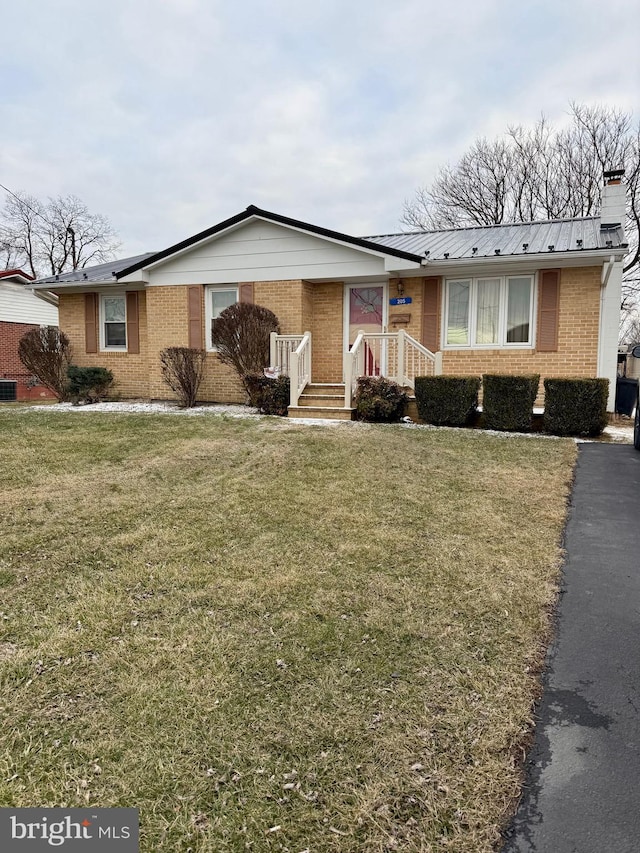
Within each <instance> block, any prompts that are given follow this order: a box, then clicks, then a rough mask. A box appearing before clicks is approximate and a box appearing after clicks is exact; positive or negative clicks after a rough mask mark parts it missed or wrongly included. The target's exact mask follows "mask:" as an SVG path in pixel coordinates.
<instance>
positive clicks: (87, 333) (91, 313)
mask: <svg viewBox="0 0 640 853" xmlns="http://www.w3.org/2000/svg"><path fill="white" fill-rule="evenodd" d="M84 348H85V352H98V294H97V293H85V295H84Z"/></svg>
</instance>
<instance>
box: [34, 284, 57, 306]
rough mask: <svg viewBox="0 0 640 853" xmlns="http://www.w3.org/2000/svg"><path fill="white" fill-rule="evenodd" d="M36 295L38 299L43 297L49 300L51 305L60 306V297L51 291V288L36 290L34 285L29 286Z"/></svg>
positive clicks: (44, 300) (45, 300) (43, 299)
mask: <svg viewBox="0 0 640 853" xmlns="http://www.w3.org/2000/svg"><path fill="white" fill-rule="evenodd" d="M28 290H30V291H31V292H32V293H33V295H34V296H37V297H38V299H42V301H43V302H48V303H49V305H53V306H54V307H55V308H57V307H58V297H57V296H56V295H55V293H51V291H50V290H34V288H33V287H29V288H28Z"/></svg>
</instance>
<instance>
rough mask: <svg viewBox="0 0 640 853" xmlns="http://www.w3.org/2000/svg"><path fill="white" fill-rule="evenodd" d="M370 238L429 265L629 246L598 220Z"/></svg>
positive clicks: (619, 230) (615, 230) (512, 224)
mask: <svg viewBox="0 0 640 853" xmlns="http://www.w3.org/2000/svg"><path fill="white" fill-rule="evenodd" d="M365 239H366V240H368V241H369V242H371V243H379V244H380V245H382V246H388V247H390V248H394V249H402V250H403V251H405V252H412V253H414V254H416V255H421V256H424V255H425V254H426V253H427V252H428V258H429V260H430V261H434V260H435V261H444V260H450V259H454V258H489V257H495V256H496V255H500V256H504V255H510V256H524V255H534V254H549V253H551V252H574V251H575V252H580V251H585V250H591V251H593V250H598V249H604V250H606V249H608V248H612V249H617V248H620V247H621V246H625V245H626V244H625V243H624V242H623V232H622V228H621V226H619V225H616V226H605V227H604V228H603V227H602V226H601V222H600V219H599V218H598V217H581V218H577V219H556V220H549V221H546V222H510V223H503V224H501V225H478V226H474V227H469V228H450V229H446V230H443V231H412V232H408V233H404V234H378V235H376V236H374V237H366V238H365ZM608 241H610V244H609V242H608Z"/></svg>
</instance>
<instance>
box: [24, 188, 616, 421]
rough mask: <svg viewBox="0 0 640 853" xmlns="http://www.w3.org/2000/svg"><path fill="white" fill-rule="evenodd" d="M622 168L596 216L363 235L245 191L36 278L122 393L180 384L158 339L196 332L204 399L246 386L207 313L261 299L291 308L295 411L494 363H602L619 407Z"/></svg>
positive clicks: (529, 367)
mask: <svg viewBox="0 0 640 853" xmlns="http://www.w3.org/2000/svg"><path fill="white" fill-rule="evenodd" d="M622 174H623V173H621V172H609V173H606V174H605V177H606V184H605V187H604V193H603V206H602V213H601V216H600V217H586V218H576V219H567V220H557V221H547V222H531V223H524V224H504V225H494V226H486V227H471V228H460V229H451V230H443V231H424V232H413V233H399V234H386V235H377V236H369V237H353V236H350V235H348V234H343V233H339V232H336V231H331V230H329V229H326V228H321V227H318V226H316V225H312V224H309V223H305V222H301V221H299V220H296V219H291V218H289V217H287V216H282V215H280V214H277V213H272V212H269V211H266V210H262V209H260V208H257V207H254V206H250V207H248V208H247V209H246V210H245V211H243V212H242V213H239V214H237V215H236V216H232V217H231V218H230V219H226V220H225V221H223V222H220V223H218V224H217V225H214V226H213V227H212V228H209V229H207V230H206V231H202V232H201V233H199V234H196V235H194V236H193V237H190V238H188V239H186V240H184V241H182V242H181V243H177V244H175V245H173V246H170V247H169V248H167V249H164V250H163V251H161V252H155V253H149V254H145V255H140V256H138V257H135V258H127V259H124V260H120V261H117V262H111V263H105V264H101V265H99V266H96V267H92V268H88V269H84V270H76V271H74V272H70V273H64V274H61V275H59V276H55V277H50V278H46V279H42V280H41V281H38V282H35V283H34V284H33V288H34V289H35V290H49V291H53V292H54V293H55V294H57V296H58V299H59V312H60V327H61V328H62V329H63V331H64V332H66V334H67V335H68V336H69V337H70V339H71V342H72V345H73V351H74V360H75V362H76V363H77V364H80V365H87V366H89V365H100V366H104V367H107V368H109V369H110V370H112V371H113V373H114V376H115V379H116V381H117V386H118V392H119V394H120V395H121V396H122V397H125V398H134V397H135V398H153V399H168V398H170V397H171V392H170V391H169V389H168V388H167V387H166V385H165V384H164V383H163V381H162V377H161V373H160V352H161V351H162V350H163V349H164V348H165V347H168V346H192V347H200V348H205V349H207V350H208V351H209V352H210V356H209V358H208V359H207V362H206V370H205V377H204V380H203V383H202V386H201V389H200V399H201V400H202V401H203V402H204V401H209V402H214V401H218V402H241V401H243V400H244V393H243V391H242V388H241V387H240V384H239V383H238V380H237V378H236V377H235V375H234V374H233V373H232V372H231V371H230V370H229V369H228V368H227V367H225V366H224V365H222V364H221V363H220V362H219V361H218V359H217V358H216V357H215V352H214V351H213V347H212V345H211V326H212V322H213V321H214V320H215V318H216V317H217V316H218V315H219V313H220V312H221V311H222V310H223V309H224V308H225V307H227V306H228V305H230V304H232V303H234V302H236V301H251V302H255V303H257V304H260V305H263V306H265V307H267V308H269V309H271V310H272V311H273V312H274V313H275V314H276V316H277V317H278V319H279V321H280V325H281V335H280V336H278V337H277V338H276V336H272V350H271V361H272V366H277V367H279V368H280V369H281V370H283V371H285V372H288V373H289V374H290V375H291V377H292V400H291V404H292V405H291V408H290V414H294V415H295V414H298V413H299V409H300V408H301V407H304V414H307V415H311V414H312V413H315V414H322V415H323V416H326V414H327V413H328V410H329V409H331V410H333V413H334V414H335V415H336V416H339V417H350V405H351V390H352V387H353V382H354V380H355V378H356V377H357V376H358V375H362V374H375V375H378V374H384V375H388V376H390V377H392V378H394V379H396V380H398V381H400V382H401V383H402V384H404V385H407V386H409V387H411V386H412V383H413V378H414V377H415V376H416V375H421V374H425V373H444V374H457V375H462V374H464V375H480V374H482V373H484V372H500V373H540V375H541V377H542V378H543V379H544V377H547V376H567V377H575V376H581V377H596V376H600V377H606V378H608V379H609V380H610V382H611V394H610V401H609V408H610V409H611V410H613V405H614V396H615V378H616V364H617V343H618V327H619V318H620V302H621V295H620V294H621V282H622V262H623V257H624V255H625V252H626V249H627V244H626V242H625V236H624V218H625V190H624V185H623V183H622ZM541 389H542V386H541ZM321 397H324V399H320V398H321ZM541 401H542V397H541V396H540V397H539V400H538V402H539V403H540V402H541Z"/></svg>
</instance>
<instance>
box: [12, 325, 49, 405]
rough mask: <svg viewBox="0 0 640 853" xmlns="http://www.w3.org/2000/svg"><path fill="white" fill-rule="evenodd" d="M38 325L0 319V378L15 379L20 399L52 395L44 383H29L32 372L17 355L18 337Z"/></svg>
mask: <svg viewBox="0 0 640 853" xmlns="http://www.w3.org/2000/svg"><path fill="white" fill-rule="evenodd" d="M38 328H39V326H38V325H37V324H33V323H8V322H6V321H4V320H2V321H0V379H11V380H15V381H16V382H17V383H18V384H17V388H16V394H17V399H18V400H21V401H27V400H40V399H53V398H54V395H53V394H52V393H51V391H49V389H48V388H45V387H44V385H34V386H32V385H31V381H32V379H33V376H32V374H31V373H30V372H29V371H28V370H27V369H26V367H25V366H24V365H23V363H22V362H21V361H20V358H19V357H18V344H19V342H20V338H21V337H22V336H23V335H24V334H26V333H27V332H29V331H31V329H38Z"/></svg>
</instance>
